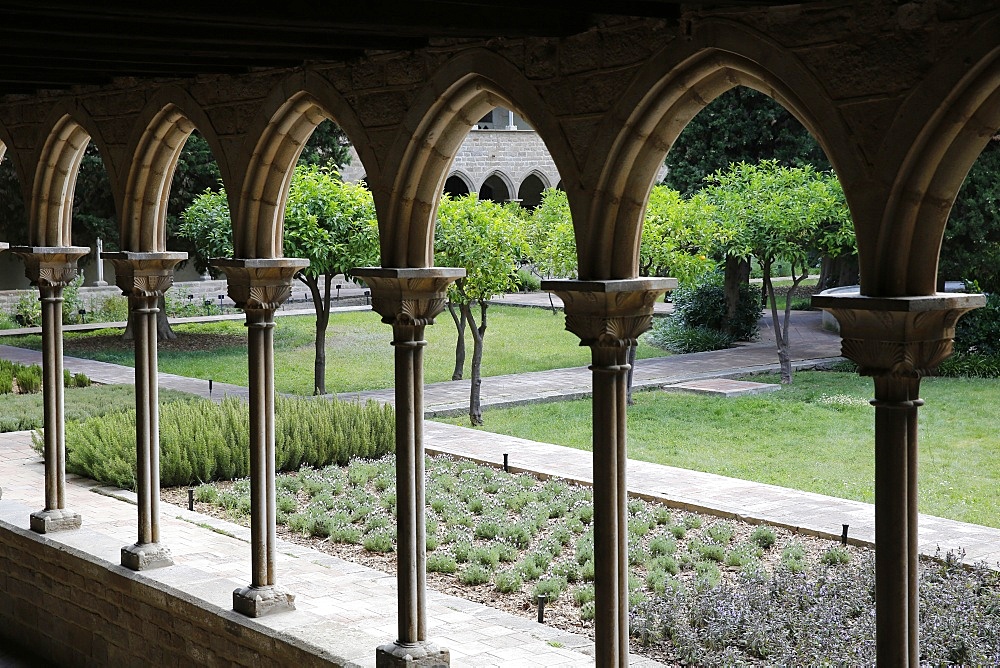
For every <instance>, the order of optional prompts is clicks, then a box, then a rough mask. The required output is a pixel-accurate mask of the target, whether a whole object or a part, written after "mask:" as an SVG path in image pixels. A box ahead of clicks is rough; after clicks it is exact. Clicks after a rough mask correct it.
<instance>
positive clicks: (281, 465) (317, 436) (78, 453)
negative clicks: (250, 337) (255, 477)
mask: <svg viewBox="0 0 1000 668" xmlns="http://www.w3.org/2000/svg"><path fill="white" fill-rule="evenodd" d="M39 382H40V380H39ZM248 410H249V409H248V407H247V404H246V403H245V402H242V401H240V400H239V399H236V398H232V397H230V398H227V399H224V400H223V401H222V402H220V403H218V404H216V403H214V402H211V401H207V400H192V401H177V402H172V403H168V404H164V405H163V406H162V407H161V409H160V453H161V454H160V479H161V483H162V484H163V485H164V486H174V485H190V484H193V483H195V482H198V481H203V480H232V479H234V478H242V477H246V476H248V475H249V474H250V462H249V456H250V455H249V453H250V446H249V433H248V432H247V429H246V424H247V423H248V420H249V415H248ZM275 413H276V441H277V442H276V448H275V459H276V466H277V469H278V470H279V471H287V470H298V469H299V468H300V467H302V466H303V465H305V464H308V465H311V466H326V465H328V464H334V463H336V464H340V465H345V464H347V463H348V462H350V461H351V460H354V459H357V458H362V457H377V456H381V455H384V454H386V453H388V452H391V451H393V449H394V447H395V435H394V418H393V414H392V409H391V408H389V407H385V406H381V405H379V404H376V403H375V402H368V403H367V404H363V405H362V404H357V403H352V402H340V401H336V400H331V401H328V400H326V399H323V400H315V399H312V398H302V397H278V398H277V399H276V401H275ZM66 448H67V470H68V471H70V472H71V473H77V474H80V475H84V476H87V477H88V478H93V479H94V480H98V481H100V482H104V483H107V484H113V485H117V486H119V487H125V488H132V486H133V484H134V482H133V478H134V475H135V474H134V471H135V410H129V411H124V412H121V413H115V414H109V415H105V416H102V417H101V418H99V419H97V418H95V419H89V420H86V421H84V422H80V423H68V424H67V427H66ZM366 467H367V468H364V470H365V471H366V472H370V471H376V472H377V468H376V469H372V468H371V467H370V465H366ZM374 475H375V473H371V476H374ZM316 485H317V486H318V487H319V488H322V489H325V487H326V485H325V484H324V483H316ZM306 489H307V492H310V493H312V491H311V490H310V483H309V482H308V481H307V482H306Z"/></svg>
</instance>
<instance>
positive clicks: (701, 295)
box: [671, 273, 763, 341]
mask: <svg viewBox="0 0 1000 668" xmlns="http://www.w3.org/2000/svg"><path fill="white" fill-rule="evenodd" d="M671 298H672V300H673V302H674V315H673V318H674V319H676V320H677V322H678V324H680V325H683V326H684V327H687V328H695V327H705V328H708V329H711V330H715V331H718V332H723V333H725V334H726V335H727V336H729V337H730V338H731V340H736V341H752V340H753V339H755V338H757V321H758V320H760V316H761V313H762V312H763V309H762V307H761V299H760V289H759V288H757V287H756V286H751V285H749V284H748V283H743V284H741V285H740V287H739V298H738V301H737V306H736V314H735V316H734V317H733V319H732V321H731V322H729V323H726V322H725V318H726V292H725V285H724V278H723V276H722V274H720V273H712V274H705V275H704V276H703V277H701V279H700V280H699V281H698V282H697V283H696V284H694V285H688V286H681V287H680V288H678V289H677V290H674V292H673V293H672V294H671Z"/></svg>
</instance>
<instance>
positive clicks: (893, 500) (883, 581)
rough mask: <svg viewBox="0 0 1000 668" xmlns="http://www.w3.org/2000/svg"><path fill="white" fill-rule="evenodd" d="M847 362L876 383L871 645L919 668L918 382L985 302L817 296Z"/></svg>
mask: <svg viewBox="0 0 1000 668" xmlns="http://www.w3.org/2000/svg"><path fill="white" fill-rule="evenodd" d="M812 303H813V305H814V306H817V307H819V308H822V309H824V310H827V311H830V312H831V313H832V314H833V315H834V317H836V318H837V321H838V322H839V323H840V334H841V336H842V337H843V344H842V351H843V355H844V357H847V358H849V359H851V360H854V361H855V362H857V364H858V367H859V368H858V372H859V373H860V374H861V375H863V376H872V377H873V379H874V381H875V399H874V400H873V401H872V402H871V403H872V405H873V406H875V615H876V617H875V623H876V630H875V645H876V661H877V663H878V665H879V666H880V667H881V666H901V667H905V668H917V667H918V666H919V665H920V651H919V638H918V629H919V624H918V606H919V599H918V597H917V559H918V557H919V545H918V532H917V408H918V407H919V406H921V405H922V404H923V401H921V400H920V397H919V393H920V378H921V377H922V376H924V375H926V374H927V373H928V372H930V371H932V370H933V369H934V368H935V367H936V366H937V365H938V364H940V363H941V361H942V360H944V359H945V358H946V357H948V355H950V354H951V350H952V340H953V339H954V337H955V323H956V322H958V319H959V317H961V315H962V314H963V313H965V312H967V311H969V310H971V309H974V308H978V307H980V306H982V305H984V304H985V303H986V300H985V298H984V297H983V295H959V294H943V293H939V294H937V295H932V296H926V297H893V298H879V297H865V296H862V295H861V294H860V293H858V292H853V293H844V294H841V295H828V296H815V297H813V300H812Z"/></svg>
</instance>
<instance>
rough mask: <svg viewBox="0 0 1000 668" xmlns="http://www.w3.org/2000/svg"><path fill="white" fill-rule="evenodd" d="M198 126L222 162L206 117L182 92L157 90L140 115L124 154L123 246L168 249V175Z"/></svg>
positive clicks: (134, 249) (171, 174)
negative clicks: (125, 167)
mask: <svg viewBox="0 0 1000 668" xmlns="http://www.w3.org/2000/svg"><path fill="white" fill-rule="evenodd" d="M195 119H196V120H195ZM196 128H198V129H200V130H201V133H202V135H203V136H204V137H205V139H206V141H207V142H208V143H209V146H210V147H211V149H212V154H213V156H215V157H216V161H218V162H220V163H221V161H222V157H221V154H220V153H221V152H220V151H219V144H218V139H217V138H216V136H215V134H214V132H213V130H212V126H211V124H210V123H209V121H208V118H207V117H206V116H205V115H204V113H203V112H202V110H201V109H200V107H198V105H197V104H196V103H195V102H194V101H193V100H192V99H191V98H190V97H189V96H188V95H187V94H186V93H185V92H183V91H181V90H179V89H176V90H175V89H170V88H168V89H164V90H162V91H160V93H159V94H158V95H157V96H156V97H155V98H154V99H153V100H151V101H150V103H149V104H148V105H147V107H146V109H145V111H144V112H143V113H142V114H141V115H140V116H139V119H138V122H137V125H136V133H138V137H136V138H135V139H133V141H132V142H130V145H129V146H130V150H129V151H128V152H127V153H126V155H129V156H130V157H131V163H130V164H129V168H128V173H127V175H126V181H125V183H124V189H123V204H122V213H121V222H120V224H119V234H120V235H121V247H122V249H123V250H130V251H145V252H163V251H165V250H166V238H167V230H166V219H167V202H168V198H169V195H170V184H171V179H172V177H173V173H174V169H175V168H176V166H177V160H178V158H179V157H180V154H181V151H182V150H183V148H184V144H185V143H186V142H187V139H188V137H190V136H191V133H192V132H193V131H194V130H195V129H196ZM140 131H141V133H140ZM133 147H134V148H133Z"/></svg>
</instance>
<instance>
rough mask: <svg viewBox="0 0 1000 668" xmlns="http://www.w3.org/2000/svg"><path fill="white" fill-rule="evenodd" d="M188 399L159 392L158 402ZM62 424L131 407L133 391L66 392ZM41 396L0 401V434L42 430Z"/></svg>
mask: <svg viewBox="0 0 1000 668" xmlns="http://www.w3.org/2000/svg"><path fill="white" fill-rule="evenodd" d="M190 398H191V395H189V394H185V393H183V392H175V391H173V390H166V389H161V390H160V401H161V402H168V401H178V400H181V399H190ZM64 401H65V407H66V420H67V421H69V422H72V421H77V422H82V421H84V420H86V419H87V418H91V417H97V416H100V415H107V414H108V413H117V412H120V411H122V410H125V409H128V408H134V407H135V388H134V387H133V386H131V385H94V386H91V387H79V388H66V390H65V393H64ZM43 404H44V397H43V396H42V395H41V394H9V395H5V396H4V398H3V401H0V432H6V431H22V430H27V429H40V428H41V427H42V410H43V409H42V406H43Z"/></svg>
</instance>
